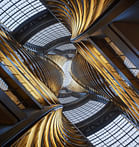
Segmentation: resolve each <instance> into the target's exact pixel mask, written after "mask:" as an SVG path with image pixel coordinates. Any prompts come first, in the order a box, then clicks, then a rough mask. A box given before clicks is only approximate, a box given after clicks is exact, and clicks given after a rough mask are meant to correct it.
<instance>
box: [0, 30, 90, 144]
mask: <svg viewBox="0 0 139 147" xmlns="http://www.w3.org/2000/svg"><path fill="white" fill-rule="evenodd" d="M0 41H1V43H0V62H2V64H3V65H4V66H5V67H6V68H7V69H8V72H9V73H11V74H12V75H13V76H14V77H15V78H16V80H18V81H19V82H20V84H22V86H24V88H25V89H26V90H27V91H28V92H29V93H30V94H31V95H32V96H33V98H34V99H35V100H36V101H38V102H39V103H40V104H41V105H42V106H50V108H54V109H53V110H51V111H50V112H49V113H48V114H47V115H46V116H44V117H43V118H42V119H41V120H40V121H39V122H37V123H36V124H35V125H34V126H33V127H32V128H31V129H29V130H28V131H27V132H26V133H25V134H24V135H23V136H22V137H21V138H19V139H18V140H17V141H16V142H15V143H14V144H13V145H12V146H16V147H25V146H26V147H32V146H36V147H41V146H44V147H56V146H57V147H60V146H61V147H65V146H68V147H76V146H77V147H81V146H83V147H88V146H91V144H90V143H89V142H88V140H87V139H86V138H85V137H84V136H83V135H82V134H81V133H80V132H79V130H78V129H77V128H75V126H74V125H73V124H71V123H70V122H69V121H68V120H67V119H66V118H65V116H64V115H63V113H62V107H61V106H60V105H59V101H58V99H57V97H56V96H55V95H54V93H53V92H52V91H51V90H50V89H49V88H48V87H47V86H46V85H45V84H44V83H43V82H42V81H41V80H42V79H40V78H39V75H37V74H39V72H40V74H44V73H43V72H44V71H43V72H42V71H41V67H39V66H40V64H39V63H40V61H39V63H35V62H34V61H33V60H35V58H32V56H30V55H29V54H28V55H27V54H26V55H27V56H26V57H27V58H28V60H29V62H28V61H26V63H25V59H26V60H27V58H25V54H24V58H23V53H25V52H24V51H23V49H24V48H22V46H21V45H19V44H18V43H17V42H16V41H14V40H13V39H12V38H11V37H10V35H9V33H8V32H7V31H6V30H5V29H4V28H3V27H1V28H0ZM21 49H22V51H21ZM36 60H37V59H36ZM39 60H40V59H39ZM27 63H28V64H29V63H30V64H31V65H32V66H30V65H28V66H26V65H27ZM37 66H38V67H37ZM45 66H46V68H47V65H45ZM28 67H29V68H30V69H28ZM0 68H2V67H1V66H0ZM51 69H52V70H53V67H52V68H50V67H49V70H51ZM35 70H36V71H35ZM37 70H39V71H37ZM0 74H4V73H0ZM45 76H47V74H46V75H45ZM55 76H56V75H55ZM40 77H41V78H42V75H41V76H40ZM9 78H10V77H9ZM46 78H47V77H46ZM53 78H54V77H53ZM13 86H14V85H13ZM28 100H29V98H28V99H24V101H28ZM59 106H60V107H59Z"/></svg>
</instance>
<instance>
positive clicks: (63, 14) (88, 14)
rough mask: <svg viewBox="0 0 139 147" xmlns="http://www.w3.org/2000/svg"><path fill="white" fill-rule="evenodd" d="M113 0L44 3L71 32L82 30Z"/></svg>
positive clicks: (48, 1)
mask: <svg viewBox="0 0 139 147" xmlns="http://www.w3.org/2000/svg"><path fill="white" fill-rule="evenodd" d="M113 1H114V0H69V1H66V0H53V1H52V0H44V2H46V5H47V6H48V7H49V8H50V9H51V10H52V12H53V13H54V14H55V15H56V16H57V18H59V19H60V20H61V21H62V22H63V23H65V24H66V26H67V27H68V28H69V29H70V30H71V32H72V38H75V37H76V36H78V35H79V34H81V33H82V32H84V31H85V30H86V29H87V28H88V27H89V26H90V25H91V24H92V23H93V22H94V21H95V20H96V19H97V18H98V17H99V16H100V15H101V14H102V13H103V12H104V11H105V10H106V9H107V8H108V6H109V5H110V4H111V3H112V2H113Z"/></svg>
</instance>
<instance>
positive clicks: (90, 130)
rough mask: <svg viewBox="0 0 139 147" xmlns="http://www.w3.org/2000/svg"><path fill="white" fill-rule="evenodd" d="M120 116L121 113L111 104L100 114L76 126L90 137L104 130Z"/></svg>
mask: <svg viewBox="0 0 139 147" xmlns="http://www.w3.org/2000/svg"><path fill="white" fill-rule="evenodd" d="M119 114H121V111H120V110H119V109H118V108H117V107H116V106H115V105H114V104H113V103H112V102H109V103H108V104H106V106H104V107H103V108H102V109H101V110H100V111H99V112H98V113H96V114H94V115H93V116H92V117H89V118H88V119H86V120H84V121H82V122H79V123H77V124H76V126H77V127H78V128H79V129H80V130H81V132H82V133H83V134H84V135H85V136H89V135H92V134H94V133H95V132H97V131H99V130H100V129H102V128H104V127H105V126H106V125H108V124H109V123H110V122H112V121H113V120H114V119H115V118H116V117H117V116H118V115H119Z"/></svg>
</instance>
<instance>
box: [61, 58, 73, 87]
mask: <svg viewBox="0 0 139 147" xmlns="http://www.w3.org/2000/svg"><path fill="white" fill-rule="evenodd" d="M71 62H72V61H71V60H68V61H67V62H65V64H64V65H63V67H62V70H63V71H64V75H65V76H64V81H63V87H66V86H68V85H69V84H70V82H71V81H72V77H71V75H70V69H71Z"/></svg>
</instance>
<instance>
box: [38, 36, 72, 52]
mask: <svg viewBox="0 0 139 147" xmlns="http://www.w3.org/2000/svg"><path fill="white" fill-rule="evenodd" d="M70 38H71V36H65V37H61V38H58V39H56V40H54V41H51V42H50V43H48V44H46V45H45V46H44V48H45V50H41V51H40V52H39V53H43V54H44V55H45V54H47V53H48V52H49V51H51V50H53V49H55V48H56V47H58V46H60V45H64V44H67V43H70Z"/></svg>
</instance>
